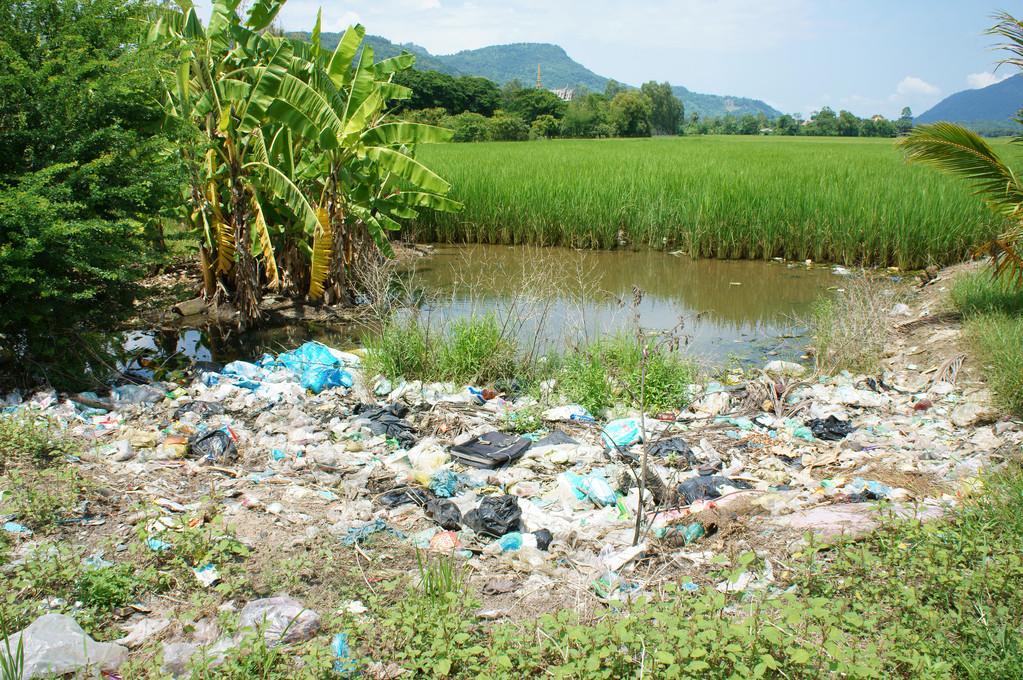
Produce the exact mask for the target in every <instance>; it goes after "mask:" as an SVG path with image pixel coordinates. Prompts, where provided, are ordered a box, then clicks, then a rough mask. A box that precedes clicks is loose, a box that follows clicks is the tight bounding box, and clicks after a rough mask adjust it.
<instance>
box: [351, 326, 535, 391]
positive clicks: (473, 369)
mask: <svg viewBox="0 0 1023 680" xmlns="http://www.w3.org/2000/svg"><path fill="white" fill-rule="evenodd" d="M366 348H367V349H368V350H369V357H368V363H369V367H370V368H371V370H373V371H375V372H377V373H382V374H383V375H385V376H387V377H388V378H390V379H392V380H395V379H401V378H405V379H409V380H424V381H451V382H457V383H463V384H471V385H486V384H490V383H493V382H496V381H498V380H501V379H504V378H511V377H514V376H516V375H517V374H518V373H519V372H521V371H522V370H524V368H525V367H524V362H523V361H522V359H521V355H520V351H519V347H518V344H517V343H516V340H515V338H514V336H513V333H512V331H511V330H510V329H509V328H507V327H506V326H505V325H502V324H501V323H500V322H499V320H498V319H497V317H496V316H495V315H494V314H491V313H488V314H481V315H471V316H466V317H462V318H457V319H453V320H451V321H450V322H449V323H447V324H446V325H443V326H441V325H440V324H431V323H430V321H429V319H427V318H424V317H423V316H421V315H418V314H412V315H406V316H401V315H394V316H391V317H390V318H388V319H387V320H386V321H385V322H384V323H383V324H382V326H381V329H380V331H379V332H378V333H375V334H373V335H371V336H370V337H369V338H368V339H367V340H366Z"/></svg>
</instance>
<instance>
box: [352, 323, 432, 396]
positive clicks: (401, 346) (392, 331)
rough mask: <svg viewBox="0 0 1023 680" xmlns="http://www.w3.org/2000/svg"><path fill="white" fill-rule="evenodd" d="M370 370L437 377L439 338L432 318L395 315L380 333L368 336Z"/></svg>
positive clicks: (416, 377)
mask: <svg viewBox="0 0 1023 680" xmlns="http://www.w3.org/2000/svg"><path fill="white" fill-rule="evenodd" d="M365 344H366V349H368V350H369V356H368V360H367V364H368V367H369V368H370V370H372V371H374V372H376V373H382V374H384V375H385V376H387V377H388V378H390V379H392V380H399V379H402V378H406V379H408V380H432V379H435V378H436V377H437V365H438V362H437V356H438V353H439V349H440V347H439V338H438V337H437V336H436V335H435V334H434V333H432V332H431V329H430V327H429V324H428V322H426V321H424V320H423V319H421V318H420V317H418V316H416V315H411V316H398V315H395V316H391V317H390V318H388V319H387V320H386V321H385V322H384V324H383V326H382V327H381V329H380V331H379V332H378V333H375V334H372V335H370V336H369V338H367V340H366V343H365Z"/></svg>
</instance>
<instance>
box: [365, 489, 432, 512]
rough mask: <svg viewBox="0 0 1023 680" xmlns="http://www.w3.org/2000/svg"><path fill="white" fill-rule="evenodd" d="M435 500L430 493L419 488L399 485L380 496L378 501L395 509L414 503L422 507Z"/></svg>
mask: <svg viewBox="0 0 1023 680" xmlns="http://www.w3.org/2000/svg"><path fill="white" fill-rule="evenodd" d="M436 498H437V497H436V496H435V495H433V492H432V491H430V490H429V489H425V488H423V487H421V486H405V485H401V486H396V487H394V488H392V489H388V490H387V491H385V492H384V493H382V494H381V495H380V498H379V499H378V500H379V501H380V502H381V503H382V504H384V505H386V506H387V507H389V508H396V507H398V506H399V505H408V504H409V503H415V504H416V505H418V506H420V507H422V506H424V505H426V504H427V503H429V502H430V501H432V500H434V499H436Z"/></svg>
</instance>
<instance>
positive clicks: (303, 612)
mask: <svg viewBox="0 0 1023 680" xmlns="http://www.w3.org/2000/svg"><path fill="white" fill-rule="evenodd" d="M246 628H249V629H252V630H262V631H263V639H264V640H266V644H267V645H269V646H271V647H273V646H276V645H278V644H281V643H284V644H290V643H292V642H301V641H303V640H308V639H310V638H311V637H313V636H314V635H316V633H317V631H319V630H320V615H319V614H317V613H316V612H314V611H312V610H311V609H307V608H306V607H304V606H303V605H302V603H301V602H298V601H296V600H293V599H291V598H290V597H287V596H281V597H266V598H262V599H259V600H253V601H252V602H249V603H248V604H247V605H245V607H244V608H243V609H242V612H241V615H240V616H239V619H238V631H239V632H238V633H236V634H235V641H236V642H240V641H241V639H242V638H243V637H244V635H245V629H246Z"/></svg>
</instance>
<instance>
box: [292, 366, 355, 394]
mask: <svg viewBox="0 0 1023 680" xmlns="http://www.w3.org/2000/svg"><path fill="white" fill-rule="evenodd" d="M354 384H355V381H354V380H352V374H351V373H349V372H348V371H346V370H344V369H341V368H334V367H331V366H317V367H316V368H310V369H309V370H308V371H306V372H305V373H303V374H302V387H304V388H306V389H307V390H309V391H310V392H312V393H313V394H319V393H320V392H322V391H323V390H325V389H327V388H328V387H344V388H346V389H347V388H349V387H351V386H352V385H354Z"/></svg>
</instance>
